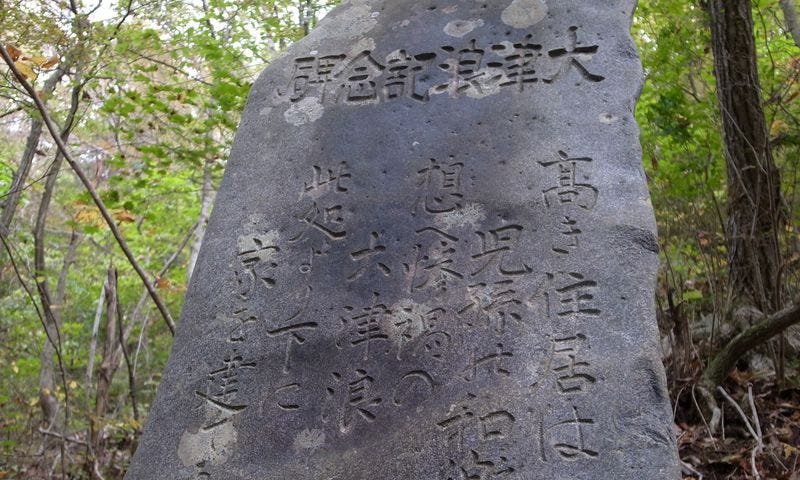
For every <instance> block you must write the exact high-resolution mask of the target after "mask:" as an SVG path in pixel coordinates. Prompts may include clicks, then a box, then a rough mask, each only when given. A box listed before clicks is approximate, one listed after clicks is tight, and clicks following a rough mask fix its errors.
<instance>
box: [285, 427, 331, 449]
mask: <svg viewBox="0 0 800 480" xmlns="http://www.w3.org/2000/svg"><path fill="white" fill-rule="evenodd" d="M323 445H325V432H323V431H322V430H317V429H313V430H309V429H307V428H306V429H305V430H303V431H302V432H300V433H298V434H297V436H296V437H295V438H294V442H293V443H292V446H293V447H294V450H295V451H296V452H298V453H299V452H300V451H302V450H311V451H312V452H313V451H314V450H316V449H318V448H320V447H322V446H323Z"/></svg>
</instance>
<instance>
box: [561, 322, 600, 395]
mask: <svg viewBox="0 0 800 480" xmlns="http://www.w3.org/2000/svg"><path fill="white" fill-rule="evenodd" d="M585 342H586V337H585V336H584V335H581V334H578V335H574V336H570V337H564V338H556V339H554V340H553V357H554V358H553V364H552V366H551V369H552V372H553V373H554V374H555V375H556V385H557V386H558V390H559V392H561V393H564V394H568V393H586V388H587V387H588V386H589V385H592V384H594V383H595V382H597V379H596V378H595V377H593V376H592V375H589V374H588V373H586V369H588V368H589V367H590V366H591V365H590V364H589V363H588V362H585V361H581V360H580V359H579V353H580V348H581V346H582V344H583V343H585Z"/></svg>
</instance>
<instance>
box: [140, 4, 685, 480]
mask: <svg viewBox="0 0 800 480" xmlns="http://www.w3.org/2000/svg"><path fill="white" fill-rule="evenodd" d="M635 3H636V2H635V1H634V0H603V1H600V0H595V1H587V0H558V1H556V0H350V1H345V2H344V3H343V5H341V6H340V7H338V8H337V9H335V10H334V11H332V12H331V13H330V14H329V16H328V18H326V19H325V20H324V21H323V22H322V23H321V24H320V25H319V27H318V28H317V29H316V30H314V31H313V32H312V34H311V35H310V36H308V37H307V38H305V39H304V40H302V41H301V42H299V43H297V44H295V45H294V46H292V47H291V48H290V49H289V50H288V51H287V53H286V55H285V56H283V57H282V58H281V59H279V60H276V61H275V62H273V64H272V65H271V66H270V67H269V68H267V70H266V71H265V72H264V74H263V75H262V76H261V78H260V79H259V80H258V81H257V82H256V83H255V85H254V86H253V89H252V93H251V95H250V100H249V103H248V106H247V109H246V111H245V113H244V117H243V120H242V124H241V126H240V128H239V132H238V135H237V138H236V141H235V144H234V148H233V151H232V153H231V159H230V163H229V165H228V170H227V172H226V174H225V179H224V181H223V183H222V186H221V188H220V191H219V195H218V197H217V202H216V207H215V210H214V214H213V217H212V220H211V222H210V225H209V228H208V233H207V236H206V241H205V244H204V245H203V249H202V252H201V256H200V259H199V260H198V263H197V267H196V270H195V274H194V277H193V279H192V282H191V285H190V287H189V293H188V295H187V298H186V306H185V308H184V311H183V316H182V320H181V323H180V328H179V332H178V335H177V337H176V338H175V344H174V347H173V349H172V354H171V357H170V361H169V365H168V367H167V370H166V373H165V375H164V378H163V381H162V384H161V387H160V389H159V393H158V396H157V398H156V401H155V404H154V405H153V407H152V411H151V412H150V417H149V423H148V426H147V428H146V431H145V434H144V437H143V439H142V443H141V446H140V447H139V450H138V451H137V453H136V456H135V458H134V460H133V465H132V466H131V468H130V471H129V473H128V476H127V478H128V479H130V480H139V479H142V480H147V479H182V480H183V479H187V480H188V479H198V480H199V479H214V480H217V479H218V480H490V479H492V480H495V479H496V480H506V479H508V480H512V479H519V480H540V479H541V480H558V479H563V480H566V479H570V480H574V479H585V480H589V479H592V480H597V479H615V480H661V479H669V480H672V479H675V478H677V477H678V473H679V471H678V468H677V465H678V460H677V454H676V448H675V443H674V439H673V434H672V430H671V423H672V422H671V413H670V408H669V399H668V396H667V392H666V390H665V380H664V371H663V368H662V366H661V364H660V357H659V347H658V341H657V338H658V332H657V328H656V323H655V320H654V308H653V296H654V295H653V293H654V292H653V291H654V280H655V274H656V267H657V262H658V259H657V255H656V252H657V243H656V238H655V235H654V230H655V224H654V220H653V211H652V207H651V204H650V201H649V197H648V192H647V189H646V185H645V177H644V174H643V171H642V166H641V151H640V146H639V143H638V130H637V127H636V124H635V122H634V118H633V113H632V111H633V108H634V104H635V101H636V98H637V94H638V92H639V89H640V86H641V81H642V70H641V66H640V63H639V60H638V57H637V54H636V51H635V48H634V45H633V42H632V41H631V38H630V36H629V28H630V22H631V16H632V13H633V9H634V5H635Z"/></svg>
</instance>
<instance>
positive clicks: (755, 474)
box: [717, 386, 764, 480]
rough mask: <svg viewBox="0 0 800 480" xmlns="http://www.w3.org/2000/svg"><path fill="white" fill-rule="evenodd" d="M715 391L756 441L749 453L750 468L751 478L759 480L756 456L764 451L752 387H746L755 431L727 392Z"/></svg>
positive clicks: (720, 389)
mask: <svg viewBox="0 0 800 480" xmlns="http://www.w3.org/2000/svg"><path fill="white" fill-rule="evenodd" d="M717 391H718V392H719V393H721V394H722V396H723V397H725V400H727V401H728V403H730V404H731V405H732V406H733V408H734V409H736V412H738V413H739V416H740V417H741V418H742V420H743V421H744V425H745V427H747V431H748V432H750V436H752V437H753V439H754V440H755V441H756V447H755V448H754V449H753V451H752V452H751V453H750V468H751V469H752V473H753V478H755V479H756V480H761V474H760V473H758V469H757V468H756V456H758V454H759V453H761V451H762V450H763V449H764V441H763V440H762V438H761V425H760V423H759V421H758V415H757V413H756V407H755V402H754V401H753V387H752V386H749V387H748V393H749V398H750V408H751V409H752V410H753V422H754V423H755V424H756V425H757V428H756V429H755V430H754V429H753V425H752V424H751V423H750V420H749V419H748V418H747V415H745V413H744V410H742V407H740V406H739V404H738V403H736V401H735V400H734V399H733V398H731V396H730V395H728V392H726V391H725V389H724V388H722V387H717ZM756 432H758V433H756Z"/></svg>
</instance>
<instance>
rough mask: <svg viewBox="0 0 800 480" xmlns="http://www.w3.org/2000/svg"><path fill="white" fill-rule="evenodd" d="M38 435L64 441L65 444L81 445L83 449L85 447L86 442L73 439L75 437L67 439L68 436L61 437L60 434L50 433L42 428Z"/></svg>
mask: <svg viewBox="0 0 800 480" xmlns="http://www.w3.org/2000/svg"><path fill="white" fill-rule="evenodd" d="M39 433H41V434H42V435H46V436H48V437H55V438H58V439H61V440H63V441H65V442H69V443H74V444H76V445H81V446H83V447H85V446H87V444H86V442H84V441H83V440H79V439H78V438H75V437H68V436H66V435H62V434H60V433H56V432H51V431H50V430H45V429H44V428H40V429H39Z"/></svg>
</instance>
